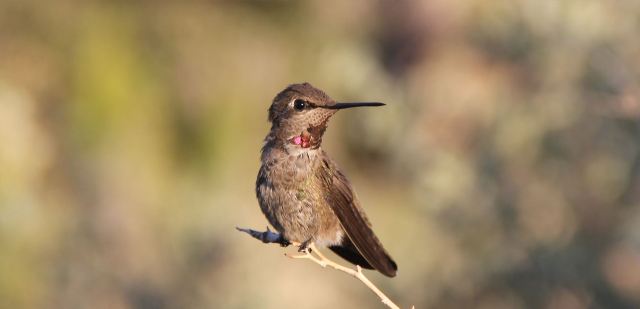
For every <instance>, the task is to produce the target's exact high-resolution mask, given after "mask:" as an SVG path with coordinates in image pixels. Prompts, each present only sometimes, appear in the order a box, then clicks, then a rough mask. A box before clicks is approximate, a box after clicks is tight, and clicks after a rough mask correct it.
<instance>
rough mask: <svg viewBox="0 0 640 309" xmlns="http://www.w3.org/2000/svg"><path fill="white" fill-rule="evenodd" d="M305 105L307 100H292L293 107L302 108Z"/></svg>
mask: <svg viewBox="0 0 640 309" xmlns="http://www.w3.org/2000/svg"><path fill="white" fill-rule="evenodd" d="M305 107H307V102H305V101H304V100H302V99H296V100H295V101H293V108H295V109H296V110H299V111H301V110H303V109H304V108H305Z"/></svg>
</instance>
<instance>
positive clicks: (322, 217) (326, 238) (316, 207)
mask: <svg viewBox="0 0 640 309" xmlns="http://www.w3.org/2000/svg"><path fill="white" fill-rule="evenodd" d="M320 151H321V150H311V151H308V152H305V153H302V154H298V155H288V154H279V155H277V154H276V155H273V156H271V157H269V156H267V157H266V158H264V157H263V164H262V167H261V168H260V172H259V174H258V179H257V183H256V194H257V197H258V200H259V203H260V208H261V209H262V212H263V213H264V214H265V216H266V217H267V219H268V220H269V223H270V224H271V225H273V227H274V228H275V229H276V230H278V232H280V233H282V234H283V235H284V237H285V238H286V239H288V240H289V241H294V242H299V243H301V242H305V241H308V240H314V241H315V242H316V243H317V244H318V245H323V244H324V245H330V244H332V243H337V242H339V241H340V239H341V237H342V229H341V228H340V225H339V222H338V220H337V218H336V217H335V215H334V214H333V211H331V209H330V208H329V207H328V205H327V204H326V202H325V200H324V195H323V192H322V187H321V185H320V183H319V181H318V179H317V178H316V177H315V176H314V175H315V171H316V169H317V168H318V162H319V161H320V160H319V159H320V158H319V157H317V156H318V155H319V154H320Z"/></svg>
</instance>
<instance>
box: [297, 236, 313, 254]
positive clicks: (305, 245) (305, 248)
mask: <svg viewBox="0 0 640 309" xmlns="http://www.w3.org/2000/svg"><path fill="white" fill-rule="evenodd" d="M310 244H311V238H309V239H307V240H305V241H304V242H303V243H302V244H300V247H298V252H307V251H308V252H311V248H309V245H310Z"/></svg>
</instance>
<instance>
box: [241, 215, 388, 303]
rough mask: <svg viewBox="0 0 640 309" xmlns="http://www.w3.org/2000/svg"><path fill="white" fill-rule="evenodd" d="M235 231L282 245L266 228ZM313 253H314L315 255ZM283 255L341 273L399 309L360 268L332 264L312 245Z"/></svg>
mask: <svg viewBox="0 0 640 309" xmlns="http://www.w3.org/2000/svg"><path fill="white" fill-rule="evenodd" d="M236 229H237V230H238V231H241V232H245V233H247V234H249V235H251V236H252V237H253V238H255V239H258V240H260V241H262V242H263V243H278V244H281V245H283V238H282V236H281V235H280V234H278V233H275V232H272V231H271V230H270V229H269V227H267V230H266V231H265V232H258V231H255V230H252V229H245V228H239V227H236ZM294 245H295V244H294ZM313 253H315V255H314V254H313ZM285 255H286V256H287V257H289V258H292V259H308V260H311V261H313V262H315V263H316V264H318V265H320V266H322V267H327V266H329V267H331V268H333V269H335V270H339V271H341V272H344V273H346V274H349V275H351V276H353V277H355V278H357V279H358V280H360V281H361V282H362V283H364V284H365V285H366V286H367V287H368V288H369V289H370V290H371V291H372V292H373V293H375V294H376V295H377V296H378V297H379V298H380V300H381V301H382V303H384V304H385V305H387V307H389V308H394V309H399V308H400V307H398V306H397V305H396V304H395V303H393V302H392V301H391V300H390V299H389V297H387V296H386V295H385V294H384V293H382V291H380V289H378V287H376V286H375V285H374V284H373V283H372V282H371V281H369V279H368V278H367V277H366V276H365V275H364V274H363V273H362V268H361V267H360V266H357V265H356V269H352V268H349V267H345V266H342V265H340V264H338V263H336V262H333V261H331V260H329V259H328V258H326V257H325V256H324V255H322V253H320V250H318V249H317V248H316V247H315V245H314V244H313V243H312V244H311V245H310V246H309V247H308V248H306V249H304V250H303V251H302V253H301V254H297V255H288V254H286V253H285Z"/></svg>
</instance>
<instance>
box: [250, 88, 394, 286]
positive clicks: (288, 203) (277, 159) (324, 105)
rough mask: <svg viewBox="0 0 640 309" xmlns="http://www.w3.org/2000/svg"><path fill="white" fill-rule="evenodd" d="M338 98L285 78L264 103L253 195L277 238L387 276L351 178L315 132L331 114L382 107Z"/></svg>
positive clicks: (389, 264)
mask: <svg viewBox="0 0 640 309" xmlns="http://www.w3.org/2000/svg"><path fill="white" fill-rule="evenodd" d="M382 105H385V104H384V103H379V102H352V103H337V102H336V101H335V100H333V99H332V98H331V97H329V96H328V95H327V94H326V93H325V92H324V91H322V90H320V89H318V88H315V87H313V86H312V85H311V84H309V83H301V84H292V85H289V86H288V87H287V88H285V89H284V90H282V91H281V92H280V93H278V94H277V95H276V96H275V98H274V99H273V102H272V103H271V106H270V107H269V117H268V119H269V121H270V122H271V130H270V131H269V134H267V136H266V138H265V140H264V145H263V147H262V154H261V163H262V164H261V167H260V171H259V172H258V177H257V180H256V196H257V198H258V202H259V204H260V209H261V210H262V212H263V213H264V215H265V216H266V217H267V220H268V221H269V223H270V224H271V225H272V226H273V227H274V228H275V229H276V230H277V231H278V232H279V233H280V239H279V241H278V242H279V243H280V244H281V245H282V246H288V245H289V244H291V242H295V243H298V244H300V247H299V251H304V250H305V249H306V248H307V247H308V246H309V245H311V244H314V245H315V246H317V247H327V248H329V249H330V250H332V251H333V252H334V253H336V254H337V255H338V256H340V257H342V258H344V259H345V260H347V261H349V262H350V263H353V264H355V265H359V266H360V267H362V268H366V269H375V270H377V271H379V272H380V273H382V274H384V275H386V276H388V277H394V276H395V275H396V271H397V269H398V266H397V265H396V263H395V262H394V260H393V259H392V258H391V256H390V255H389V253H387V251H386V250H385V249H384V247H383V246H382V244H381V243H380V240H378V237H376V235H375V234H374V232H373V230H372V228H371V223H370V222H369V219H368V218H367V216H366V215H365V213H364V211H363V209H362V206H361V205H360V202H359V201H358V198H357V197H356V194H355V192H354V190H353V187H352V186H351V183H350V182H349V180H348V179H347V177H346V176H345V174H344V173H343V172H342V170H340V168H339V167H338V165H337V164H336V162H335V161H334V160H333V159H331V157H329V155H328V154H327V153H326V152H325V151H324V150H323V149H322V147H321V145H322V136H323V134H324V132H325V130H326V128H327V123H328V121H329V119H330V118H331V116H333V115H334V114H335V113H336V112H338V111H339V110H342V109H346V108H352V107H362V106H382Z"/></svg>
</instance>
